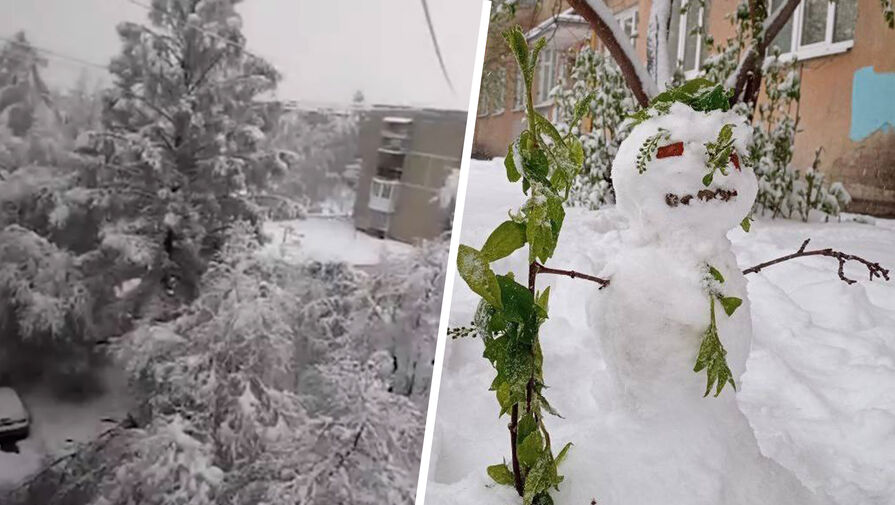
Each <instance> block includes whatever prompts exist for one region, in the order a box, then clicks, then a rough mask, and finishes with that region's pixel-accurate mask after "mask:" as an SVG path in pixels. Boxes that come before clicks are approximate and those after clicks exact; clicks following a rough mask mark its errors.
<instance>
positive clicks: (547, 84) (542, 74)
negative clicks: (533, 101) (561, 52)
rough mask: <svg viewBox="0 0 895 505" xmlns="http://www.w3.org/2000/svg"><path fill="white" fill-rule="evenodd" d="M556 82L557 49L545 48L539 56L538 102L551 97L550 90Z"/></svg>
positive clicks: (543, 101) (540, 102) (545, 100)
mask: <svg viewBox="0 0 895 505" xmlns="http://www.w3.org/2000/svg"><path fill="white" fill-rule="evenodd" d="M555 84H556V51H554V50H553V49H546V48H545V49H544V50H543V51H541V54H540V56H539V58H538V99H537V102H538V104H543V103H545V102H547V100H549V99H550V90H552V89H553V86H554V85H555Z"/></svg>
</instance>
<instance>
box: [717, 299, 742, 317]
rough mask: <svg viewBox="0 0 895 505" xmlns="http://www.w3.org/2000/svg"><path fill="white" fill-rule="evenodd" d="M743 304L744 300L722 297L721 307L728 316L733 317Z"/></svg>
mask: <svg viewBox="0 0 895 505" xmlns="http://www.w3.org/2000/svg"><path fill="white" fill-rule="evenodd" d="M742 304H743V300H742V298H737V297H735V296H724V297H721V306H722V307H724V312H726V313H727V315H728V316H732V315H733V313H734V312H735V311H736V310H737V308H738V307H739V306H740V305H742Z"/></svg>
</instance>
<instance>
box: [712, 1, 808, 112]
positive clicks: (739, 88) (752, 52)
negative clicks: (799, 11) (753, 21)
mask: <svg viewBox="0 0 895 505" xmlns="http://www.w3.org/2000/svg"><path fill="white" fill-rule="evenodd" d="M800 1H801V0H786V3H785V4H783V5H781V6H780V7H779V8H778V9H777V10H776V11H775V12H774V13H773V14H771V15H770V16H768V18H767V19H766V20H765V21H764V23H763V24H762V27H761V32H760V33H759V35H758V37H756V38H755V39H754V40H753V41H752V43H751V44H750V45H749V47H748V48H747V49H746V51H745V52H744V53H743V56H742V57H741V58H740V62H739V64H738V65H737V68H736V71H734V72H733V73H732V74H731V75H730V77H728V78H727V82H726V83H725V86H726V87H727V88H728V89H733V95H732V96H731V98H730V100H731V104H733V103H736V102H738V101H743V100H745V96H743V90H744V89H745V88H746V84H747V83H748V82H749V81H750V79H751V77H752V76H753V75H756V72H758V70H759V69H760V68H761V63H762V62H761V60H762V59H764V55H765V53H766V51H767V49H768V46H770V45H771V42H773V40H774V39H775V38H776V37H777V34H779V33H780V30H782V29H783V26H784V25H786V23H787V22H788V21H789V19H790V18H792V13H793V12H794V11H795V10H796V6H798V5H799V2H800Z"/></svg>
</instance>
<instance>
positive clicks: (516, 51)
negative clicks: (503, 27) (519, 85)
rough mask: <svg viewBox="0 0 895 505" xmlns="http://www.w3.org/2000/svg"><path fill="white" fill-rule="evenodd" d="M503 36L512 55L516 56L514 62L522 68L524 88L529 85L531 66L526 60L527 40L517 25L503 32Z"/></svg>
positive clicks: (527, 56)
mask: <svg viewBox="0 0 895 505" xmlns="http://www.w3.org/2000/svg"><path fill="white" fill-rule="evenodd" d="M503 38H504V40H506V41H507V45H509V46H510V50H511V51H512V52H513V55H515V56H516V62H517V63H518V64H519V68H520V69H521V70H522V78H523V79H525V83H526V88H528V87H531V80H532V67H531V66H530V65H529V62H528V58H529V54H528V42H527V41H526V40H525V34H523V33H522V28H520V27H519V26H514V27H512V28H510V29H509V30H507V31H505V32H503Z"/></svg>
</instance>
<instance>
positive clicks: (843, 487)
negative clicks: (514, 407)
mask: <svg viewBox="0 0 895 505" xmlns="http://www.w3.org/2000/svg"><path fill="white" fill-rule="evenodd" d="M518 188H519V186H518V184H513V185H511V184H510V183H508V182H506V180H505V176H504V169H503V164H502V160H494V161H493V162H476V161H473V163H472V164H471V172H470V180H469V192H468V195H467V198H466V214H465V215H464V217H463V226H462V234H461V243H466V244H470V245H473V246H475V247H479V246H481V244H483V243H484V241H485V238H486V237H487V235H488V234H489V233H490V232H491V230H492V229H493V228H494V227H495V226H496V225H498V224H499V223H500V222H502V221H503V220H505V219H506V211H507V209H510V208H514V209H515V208H518V206H519V204H520V203H522V201H523V196H522V194H521V191H520V190H519V189H518ZM843 221H844V222H840V223H828V224H821V223H811V224H805V223H801V222H793V221H765V220H759V221H756V222H755V223H753V225H752V231H751V233H749V234H746V233H744V232H742V231H741V230H739V229H737V230H735V231H732V232H731V234H730V237H731V239H732V240H733V242H734V250H735V253H736V255H737V258H738V261H739V263H740V264H741V265H742V266H743V267H744V268H745V267H748V266H752V265H754V264H756V263H759V262H761V261H764V260H767V259H771V258H774V257H777V256H780V255H783V254H787V253H790V252H793V251H795V250H796V249H797V248H798V247H799V245H800V244H801V242H802V241H803V240H804V239H805V238H811V239H812V247H828V246H829V247H834V248H837V249H841V250H845V251H847V252H852V253H855V254H859V255H862V256H864V257H866V258H868V259H871V260H874V261H879V262H881V263H882V264H883V265H884V266H886V267H889V268H890V269H892V268H895V221H891V220H872V219H871V220H867V221H868V222H864V223H861V222H856V221H855V220H854V219H843ZM619 223H620V219H619V218H618V214H617V213H616V211H615V209H606V210H603V211H600V212H590V211H583V210H581V209H571V210H570V211H569V212H568V215H567V217H566V220H565V225H564V228H563V232H562V235H561V238H560V243H559V246H558V248H557V251H556V255H555V256H554V257H553V258H552V259H551V261H550V263H549V264H550V265H552V266H554V267H558V268H573V269H576V270H580V271H584V272H593V273H597V272H599V271H600V269H601V268H602V266H603V265H604V263H605V260H606V258H607V257H608V256H609V255H610V254H611V253H612V252H613V251H614V250H615V248H616V247H617V246H616V243H617V242H618V234H619V232H618V227H619ZM520 251H524V249H523V250H520ZM525 263H526V258H525V253H523V252H518V251H517V253H516V254H514V255H513V256H511V257H509V258H506V259H504V260H501V261H499V262H497V263H495V264H494V265H493V266H494V270H495V271H496V272H498V273H501V272H505V271H508V270H513V271H516V272H521V271H524V270H525V269H526V265H525ZM836 267H837V264H836V262H835V260H833V259H831V258H819V257H818V258H803V259H799V260H795V261H790V262H787V263H784V264H781V265H776V266H774V267H771V268H769V269H767V270H765V271H762V272H761V273H759V274H753V275H749V276H748V277H747V278H748V280H749V286H748V291H749V297H750V299H751V302H752V324H753V327H754V340H753V346H752V352H751V354H750V358H749V361H748V364H747V372H746V374H745V375H744V376H743V379H742V384H741V391H740V393H739V394H738V401H739V404H740V407H741V409H742V410H743V411H744V412H745V414H746V416H747V417H748V419H749V422H750V424H751V425H752V427H753V428H754V430H755V433H756V436H757V438H758V440H759V444H760V446H761V450H762V452H763V453H764V454H765V455H767V456H769V457H771V458H773V459H775V460H776V461H778V462H779V463H780V464H781V465H783V466H784V467H786V468H789V469H790V470H792V471H793V472H794V473H795V474H796V475H797V476H798V477H799V479H800V480H802V482H803V483H804V484H806V485H807V486H808V487H810V488H812V489H815V490H817V491H818V492H819V493H823V494H827V495H829V496H830V497H832V498H833V499H834V500H835V502H836V503H839V504H842V505H846V504H848V505H855V504H862V505H884V504H892V503H895V395H893V394H892V391H895V281H893V282H888V283H882V282H879V281H874V282H873V283H870V282H867V280H866V279H867V274H866V270H862V269H861V268H858V267H857V266H854V265H849V266H848V267H846V274H850V276H851V277H853V278H856V279H860V280H861V281H860V282H859V283H858V284H855V285H852V286H848V285H846V284H844V283H843V282H841V281H840V280H839V279H838V277H837V275H836ZM545 284H547V285H550V286H551V296H550V319H549V320H547V321H546V322H545V323H544V325H543V326H542V330H541V335H542V342H543V348H544V369H545V371H544V373H545V379H546V382H547V384H548V385H549V386H553V387H551V388H550V389H548V390H547V397H548V398H549V399H550V400H551V403H552V404H553V405H554V406H555V407H556V408H557V409H558V410H559V411H560V412H561V413H562V414H563V415H564V417H565V418H564V419H557V418H551V419H548V423H549V425H550V430H551V434H552V436H553V438H554V439H555V442H554V446H555V447H558V446H561V445H562V444H564V443H565V442H566V441H573V442H577V443H576V445H575V447H573V449H572V452H571V453H570V457H569V459H568V461H567V462H566V463H564V464H563V466H562V467H561V468H560V472H561V473H562V474H564V475H566V480H565V481H564V482H563V483H562V484H561V486H560V487H561V489H562V491H561V492H560V493H558V494H557V496H556V503H557V505H587V503H578V501H575V500H570V499H569V494H570V493H569V489H570V488H577V489H578V492H576V493H575V494H576V495H578V496H581V495H582V494H587V496H588V497H591V496H592V497H593V498H595V499H596V500H597V503H599V504H600V505H633V504H616V503H613V502H612V499H611V497H607V496H606V493H605V492H604V493H603V494H602V495H601V489H600V486H599V482H600V478H599V474H600V467H601V466H609V465H612V464H613V461H611V460H602V459H601V457H600V454H606V450H605V449H604V448H603V447H600V446H599V445H600V444H598V443H596V442H595V441H594V438H593V437H591V438H588V437H586V436H584V433H586V432H587V430H589V429H591V427H592V426H594V420H595V419H611V418H612V417H613V415H614V412H613V407H612V404H611V401H610V400H609V398H610V393H609V384H608V376H607V374H606V371H605V364H604V363H603V360H602V357H601V356H600V349H599V344H598V339H599V335H597V334H596V332H595V331H594V330H592V329H590V328H588V326H587V323H586V317H585V303H586V300H587V299H588V297H590V296H597V295H598V293H596V292H595V285H594V284H591V283H587V282H582V281H580V280H573V279H569V278H565V277H555V276H543V278H542V277H539V278H538V286H539V288H543V286H544V285H545ZM454 286H455V289H454V293H453V302H452V310H451V325H452V326H457V325H466V324H468V323H469V321H470V320H471V319H472V313H473V310H474V307H475V303H476V300H477V297H476V296H475V295H474V294H473V293H472V292H471V291H469V290H468V288H467V287H466V285H465V284H464V283H463V281H462V280H460V279H459V277H458V278H457V280H456V282H455V284H454ZM481 353H482V344H481V343H480V342H478V341H474V340H464V341H451V342H448V343H447V353H446V356H445V364H444V375H443V378H442V383H441V390H440V393H439V405H438V416H437V421H436V433H435V440H434V443H433V452H432V466H431V467H430V474H429V481H430V482H429V485H428V490H427V505H429V504H430V503H432V504H433V505H434V504H436V503H454V502H457V503H459V502H458V501H456V500H461V501H462V500H464V499H465V500H466V501H470V502H472V501H475V502H476V503H479V504H480V505H483V504H485V503H513V502H515V501H516V500H518V497H516V498H514V495H515V493H514V491H513V490H512V489H510V488H509V487H500V488H496V487H489V488H488V489H485V486H486V485H487V486H490V481H489V479H488V477H487V476H486V475H485V471H484V470H485V467H486V466H487V465H491V464H494V463H499V462H500V461H501V459H502V458H505V455H507V454H508V452H509V436H508V433H507V429H506V423H507V419H506V418H504V419H498V418H497V412H498V409H497V404H496V400H495V398H494V395H493V393H492V392H490V391H487V387H488V384H489V383H490V382H491V380H492V378H493V374H494V372H493V369H492V368H491V367H490V365H489V364H488V363H487V361H486V360H484V359H483V358H482V357H481ZM724 394H727V392H725V393H724ZM706 401H711V400H706ZM618 429H619V430H624V429H625V427H624V426H619V427H618ZM605 445H611V444H610V443H608V442H607V443H606V444H605ZM627 450H630V451H638V452H642V453H644V454H646V455H647V456H646V457H645V459H644V461H650V459H649V455H651V454H652V453H651V452H650V448H648V447H647V448H644V447H629V448H627ZM653 461H654V466H659V467H661V468H659V471H662V470H665V469H667V471H668V472H671V473H674V472H676V471H677V472H680V471H686V470H685V469H680V468H676V467H675V461H674V459H673V457H671V458H668V457H662V456H660V457H655V459H653ZM653 470H655V469H653ZM634 471H636V470H634ZM582 489H583V490H584V492H582ZM604 491H605V490H604ZM758 492H760V491H758ZM451 497H453V498H451ZM461 497H462V498H461Z"/></svg>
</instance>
